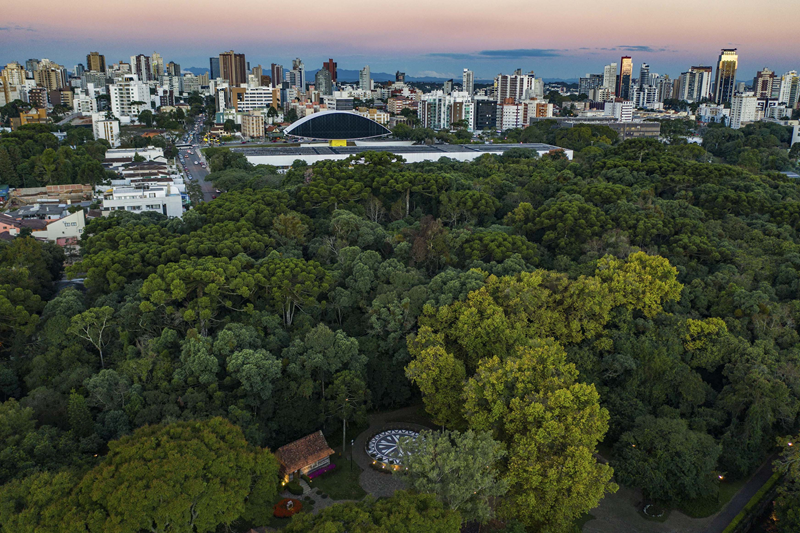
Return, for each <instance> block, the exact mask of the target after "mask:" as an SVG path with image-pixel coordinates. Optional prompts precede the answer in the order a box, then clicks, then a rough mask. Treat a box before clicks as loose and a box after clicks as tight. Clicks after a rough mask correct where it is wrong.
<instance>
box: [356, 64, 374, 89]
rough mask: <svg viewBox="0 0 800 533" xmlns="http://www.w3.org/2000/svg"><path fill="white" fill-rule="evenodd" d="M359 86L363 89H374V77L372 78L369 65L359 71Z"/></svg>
mask: <svg viewBox="0 0 800 533" xmlns="http://www.w3.org/2000/svg"><path fill="white" fill-rule="evenodd" d="M358 88H359V89H361V90H362V91H371V90H372V79H371V78H370V73H369V65H367V66H366V67H364V68H362V69H361V70H360V71H359V72H358Z"/></svg>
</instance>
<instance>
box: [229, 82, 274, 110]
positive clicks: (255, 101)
mask: <svg viewBox="0 0 800 533" xmlns="http://www.w3.org/2000/svg"><path fill="white" fill-rule="evenodd" d="M277 92H278V89H273V88H272V87H252V88H250V89H247V91H246V92H245V93H244V97H243V99H242V101H241V102H239V103H238V104H237V111H240V112H248V111H253V110H255V109H266V108H268V107H270V106H272V102H273V101H274V99H275V98H277V94H276V93H277Z"/></svg>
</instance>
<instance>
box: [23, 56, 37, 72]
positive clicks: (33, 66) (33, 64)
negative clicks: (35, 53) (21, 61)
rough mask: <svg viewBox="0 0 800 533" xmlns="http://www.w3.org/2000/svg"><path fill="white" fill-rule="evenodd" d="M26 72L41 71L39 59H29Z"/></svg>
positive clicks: (26, 63)
mask: <svg viewBox="0 0 800 533" xmlns="http://www.w3.org/2000/svg"><path fill="white" fill-rule="evenodd" d="M25 70H27V71H28V72H36V71H37V70H39V60H38V59H29V60H27V61H26V62H25Z"/></svg>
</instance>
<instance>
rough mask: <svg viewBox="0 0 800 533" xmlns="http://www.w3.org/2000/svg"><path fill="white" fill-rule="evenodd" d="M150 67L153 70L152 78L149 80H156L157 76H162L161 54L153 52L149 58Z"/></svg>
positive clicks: (162, 59)
mask: <svg viewBox="0 0 800 533" xmlns="http://www.w3.org/2000/svg"><path fill="white" fill-rule="evenodd" d="M150 67H151V68H152V69H153V70H152V75H153V77H152V78H150V79H153V80H157V79H158V77H159V76H161V75H162V74H164V58H163V57H161V54H159V53H158V52H153V55H151V56H150Z"/></svg>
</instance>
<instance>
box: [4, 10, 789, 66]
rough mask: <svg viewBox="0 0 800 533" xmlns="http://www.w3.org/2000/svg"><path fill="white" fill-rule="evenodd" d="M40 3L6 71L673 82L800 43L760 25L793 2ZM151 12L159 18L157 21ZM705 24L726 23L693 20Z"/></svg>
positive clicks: (773, 56)
mask: <svg viewBox="0 0 800 533" xmlns="http://www.w3.org/2000/svg"><path fill="white" fill-rule="evenodd" d="M95 3H97V6H94V4H95ZM42 4H43V5H42V6H41V9H37V10H36V11H35V12H33V11H31V10H30V9H27V8H26V7H25V6H23V5H20V4H16V5H11V6H7V7H4V10H3V11H4V12H3V15H2V18H0V63H2V64H5V63H8V62H9V61H24V60H25V59H28V58H30V57H38V58H42V57H47V58H49V59H52V60H53V61H56V62H59V63H62V64H64V65H65V66H67V67H70V68H71V67H72V66H73V65H74V64H77V63H80V62H83V60H84V59H85V56H86V54H87V53H88V52H89V51H94V50H97V51H99V52H100V53H102V54H105V56H106V61H107V62H108V63H109V64H110V63H115V62H117V61H119V60H120V59H122V60H124V61H127V60H128V58H129V57H130V56H131V55H136V54H140V53H143V54H151V53H152V52H153V51H154V50H157V51H158V52H159V53H161V55H162V56H163V57H165V58H166V59H167V60H172V61H175V62H177V63H180V64H181V65H182V66H184V68H186V67H201V68H207V65H208V57H209V56H212V55H216V54H218V53H220V52H221V51H224V50H230V49H233V50H236V51H237V52H242V53H245V54H246V55H247V58H248V60H249V61H250V63H251V65H256V64H258V63H261V64H270V63H280V64H283V65H287V64H288V63H289V61H290V60H291V59H292V58H294V57H301V58H303V59H304V61H305V63H306V65H307V68H308V69H309V70H313V69H318V68H321V66H322V63H323V61H325V60H327V59H328V58H329V57H334V58H335V59H336V60H337V62H338V63H339V68H342V69H348V70H357V69H360V68H362V67H363V66H364V65H366V64H369V65H370V67H371V69H372V71H373V72H387V73H391V72H394V71H395V70H401V71H405V72H407V73H408V74H409V75H410V76H414V77H420V76H432V77H444V78H450V77H452V78H460V76H461V72H462V70H463V68H469V69H470V70H472V71H474V72H475V78H476V79H489V78H492V77H494V76H495V75H497V74H498V73H500V72H511V71H513V70H514V69H516V68H520V69H522V70H523V71H526V72H527V71H530V70H534V71H535V72H536V73H537V75H539V76H543V77H546V78H561V79H573V78H578V77H580V76H583V75H585V74H586V73H587V72H598V69H602V66H603V65H604V64H606V63H609V62H611V61H618V60H619V57H620V56H622V55H630V56H632V57H633V62H634V65H635V69H634V72H636V73H637V74H638V65H640V64H641V63H642V62H645V63H649V64H650V65H651V69H652V70H653V71H654V72H658V73H661V74H669V75H670V76H675V75H678V74H680V72H682V71H685V70H686V69H687V68H688V67H689V66H692V65H711V64H713V63H714V61H715V59H716V57H717V55H718V53H719V50H720V49H721V48H738V49H739V52H740V64H739V72H740V73H742V75H743V76H744V78H743V79H746V78H752V76H753V75H754V74H755V73H756V72H757V71H759V70H761V69H762V68H763V67H765V66H766V67H769V68H771V69H773V70H775V71H776V72H778V71H785V70H789V69H792V68H796V52H795V51H796V50H797V48H798V46H799V45H800V37H799V36H797V35H796V34H793V33H791V32H788V33H786V34H779V33H777V32H768V33H764V32H763V31H761V30H760V29H759V28H762V27H764V26H763V25H762V24H761V23H760V22H764V24H767V23H771V22H772V20H773V19H774V15H775V13H776V12H783V13H785V14H786V15H787V16H788V17H789V18H792V16H791V13H796V14H797V16H798V17H800V8H799V7H798V6H797V3H796V2H794V1H793V0H774V1H773V2H772V5H771V9H770V10H769V12H760V11H758V10H743V9H740V10H735V9H730V4H729V3H727V2H723V1H722V0H712V1H710V2H705V3H702V4H697V3H689V2H688V1H685V0H681V1H679V2H677V3H673V4H672V5H671V6H669V7H667V6H663V7H662V6H652V5H647V6H630V5H628V4H623V3H622V2H619V1H614V2H612V3H611V4H608V5H604V7H603V10H602V11H600V12H598V10H597V9H596V8H595V7H593V6H590V5H589V4H588V2H585V0H578V1H577V3H576V4H573V5H570V9H569V11H566V10H565V9H564V7H563V6H558V5H546V6H538V5H537V6H532V5H529V4H527V3H524V2H521V1H518V0H513V1H512V2H510V3H509V4H507V5H504V9H503V10H496V12H495V11H492V10H487V9H486V6H485V5H482V4H480V5H479V4H477V3H470V2H467V3H463V2H462V3H459V4H458V9H457V10H456V9H455V6H447V5H445V6H441V7H435V8H432V7H430V6H429V5H426V4H423V3H421V2H417V0H411V4H410V5H409V9H405V10H404V13H403V14H402V15H399V18H394V19H392V23H391V25H389V26H386V25H381V26H375V27H372V26H371V25H369V26H368V25H364V24H361V23H360V22H362V19H360V18H359V15H358V13H359V12H360V11H359V9H360V8H358V9H357V6H355V4H353V6H352V7H353V9H349V7H348V6H349V3H348V2H345V4H344V5H343V6H342V7H343V8H342V9H340V10H337V12H336V13H333V14H332V13H330V12H329V11H328V10H313V9H309V13H308V14H307V16H304V17H303V18H302V20H303V23H302V25H299V26H298V25H291V24H284V23H282V22H280V21H285V20H291V18H290V17H291V14H292V13H296V9H295V8H294V6H287V7H282V6H277V7H270V8H269V11H267V8H266V7H264V6H263V5H262V4H260V3H256V2H255V1H254V0H242V1H241V2H239V3H238V4H237V5H236V7H237V11H241V12H242V13H247V14H248V16H247V17H220V16H219V14H218V13H217V11H216V9H217V7H218V6H217V4H215V3H211V2H208V1H199V2H192V3H191V4H189V3H187V2H174V3H169V4H163V3H158V4H156V3H155V2H151V1H150V0H147V1H145V2H143V3H137V4H136V6H137V10H136V11H135V12H130V13H129V14H128V15H127V16H126V18H125V19H124V26H122V25H121V21H120V19H119V18H118V16H117V15H116V14H115V13H113V12H112V11H111V10H107V9H103V8H102V6H101V5H100V4H99V3H98V2H96V1H95V0H91V1H86V2H82V3H81V7H82V9H81V10H65V9H64V8H63V7H60V6H61V5H60V4H57V3H56V2H53V1H52V0H43V2H42ZM122 4H123V5H124V4H126V2H122ZM151 4H152V5H151ZM93 6H94V7H96V8H94V7H93ZM414 6H416V8H414ZM311 7H313V6H311ZM617 7H618V8H619V9H617ZM623 8H624V9H623ZM448 10H449V11H448ZM620 10H623V11H620ZM154 12H158V16H157V17H153V16H151V14H152V13H154ZM620 12H624V13H625V17H624V19H621V18H620V17H619V16H618V15H619V13H620ZM140 13H141V14H140ZM317 13H319V14H317ZM510 13H516V14H515V16H509V14H510ZM260 14H263V16H261V15H260ZM689 15H691V16H689ZM363 16H365V17H366V16H368V14H364V15H363ZM443 18H444V19H446V20H448V21H449V22H450V24H448V25H447V27H442V26H441V25H440V24H437V23H436V21H437V20H442V19H443ZM704 18H705V19H708V20H720V19H724V21H725V23H724V24H698V23H697V21H698V20H703V19H704ZM554 20H556V21H558V23H557V24H553V21H554ZM620 20H628V21H630V20H642V21H647V20H653V21H657V22H658V24H657V25H655V24H635V25H626V27H625V31H616V30H614V29H613V28H614V25H616V24H619V23H620V22H619V21H620ZM259 30H261V31H259ZM209 36H212V38H211V39H209ZM251 36H252V37H251ZM745 73H747V74H746V76H745Z"/></svg>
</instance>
